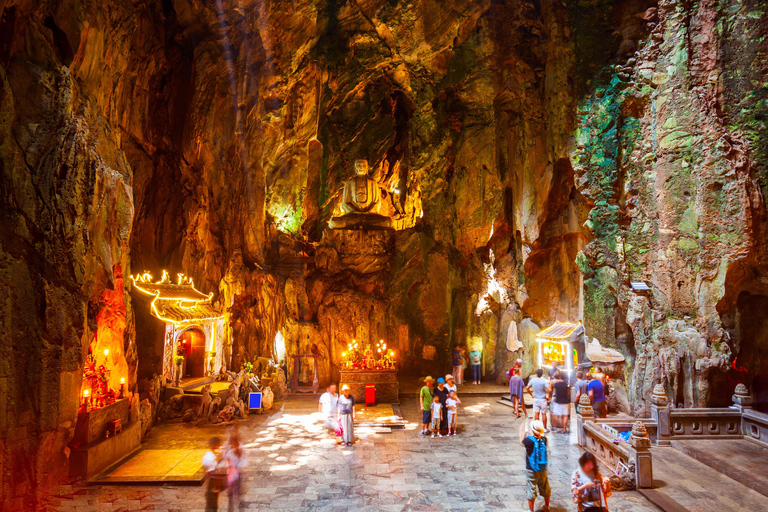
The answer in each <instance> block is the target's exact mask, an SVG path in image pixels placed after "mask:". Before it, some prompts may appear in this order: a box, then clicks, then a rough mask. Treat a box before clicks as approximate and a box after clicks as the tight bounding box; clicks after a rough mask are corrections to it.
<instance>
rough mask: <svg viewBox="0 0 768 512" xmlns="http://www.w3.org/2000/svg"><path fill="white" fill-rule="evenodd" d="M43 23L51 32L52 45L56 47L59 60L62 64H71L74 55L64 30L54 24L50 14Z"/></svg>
mask: <svg viewBox="0 0 768 512" xmlns="http://www.w3.org/2000/svg"><path fill="white" fill-rule="evenodd" d="M43 25H45V26H46V27H47V28H49V29H50V30H51V33H52V34H53V45H54V46H55V47H56V52H57V53H58V55H59V60H60V61H61V63H62V64H64V65H65V66H67V67H69V65H70V64H72V59H73V58H74V57H75V54H74V52H73V51H72V45H71V44H69V39H67V34H65V33H64V31H63V30H61V29H60V28H59V26H58V25H56V22H55V21H53V17H52V16H48V17H46V18H45V22H44V23H43Z"/></svg>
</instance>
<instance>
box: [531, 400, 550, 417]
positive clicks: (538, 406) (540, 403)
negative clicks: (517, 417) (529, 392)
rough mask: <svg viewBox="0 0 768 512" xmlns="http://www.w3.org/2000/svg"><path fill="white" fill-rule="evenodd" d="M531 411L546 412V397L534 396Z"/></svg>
mask: <svg viewBox="0 0 768 512" xmlns="http://www.w3.org/2000/svg"><path fill="white" fill-rule="evenodd" d="M533 412H543V413H544V414H547V399H546V398H534V399H533Z"/></svg>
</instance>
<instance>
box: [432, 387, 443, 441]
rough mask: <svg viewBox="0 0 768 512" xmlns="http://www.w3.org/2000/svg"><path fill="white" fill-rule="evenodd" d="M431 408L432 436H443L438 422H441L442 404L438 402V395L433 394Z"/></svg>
mask: <svg viewBox="0 0 768 512" xmlns="http://www.w3.org/2000/svg"><path fill="white" fill-rule="evenodd" d="M440 380H442V379H440ZM431 409H432V437H435V434H437V437H443V434H442V433H441V432H440V423H442V421H443V404H441V403H440V397H439V396H437V395H435V398H434V399H433V401H432V405H431Z"/></svg>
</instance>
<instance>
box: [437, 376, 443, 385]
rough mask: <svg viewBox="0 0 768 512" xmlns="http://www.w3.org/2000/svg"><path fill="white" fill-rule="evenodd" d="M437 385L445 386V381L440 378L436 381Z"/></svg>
mask: <svg viewBox="0 0 768 512" xmlns="http://www.w3.org/2000/svg"><path fill="white" fill-rule="evenodd" d="M437 383H438V384H445V379H444V378H442V377H440V378H439V379H437Z"/></svg>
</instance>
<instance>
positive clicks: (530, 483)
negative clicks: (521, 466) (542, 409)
mask: <svg viewBox="0 0 768 512" xmlns="http://www.w3.org/2000/svg"><path fill="white" fill-rule="evenodd" d="M527 423H528V420H527V418H526V419H525V420H523V423H522V424H521V425H520V446H523V447H524V448H525V480H526V483H527V485H526V493H527V495H528V510H529V512H533V509H534V505H535V504H536V491H537V490H538V494H540V495H541V497H542V498H544V508H543V509H542V510H544V512H549V498H550V496H551V495H552V490H551V489H550V487H549V478H548V477H547V438H546V437H543V435H544V432H545V430H546V429H545V428H544V424H543V423H542V422H541V421H540V420H534V421H532V422H531V428H530V432H526V428H525V427H526V424H527ZM526 434H528V435H526Z"/></svg>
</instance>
